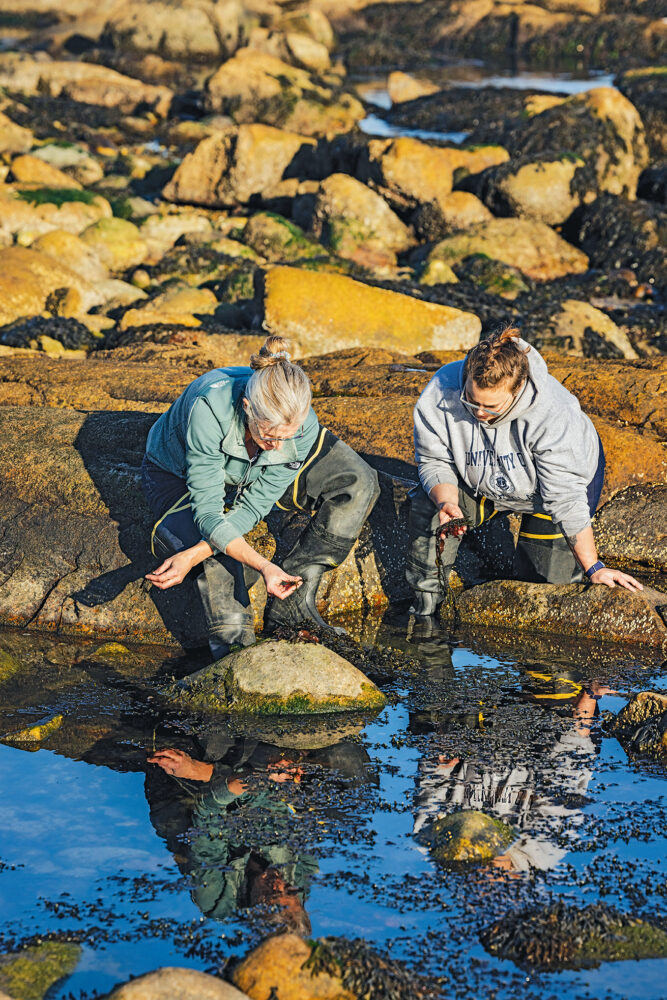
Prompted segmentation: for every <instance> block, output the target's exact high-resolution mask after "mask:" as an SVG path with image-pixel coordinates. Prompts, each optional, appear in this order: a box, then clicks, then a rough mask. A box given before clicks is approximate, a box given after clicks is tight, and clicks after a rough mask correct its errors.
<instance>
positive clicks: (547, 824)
mask: <svg viewBox="0 0 667 1000" xmlns="http://www.w3.org/2000/svg"><path fill="white" fill-rule="evenodd" d="M594 760H595V747H594V745H593V741H592V740H591V738H590V736H583V735H580V734H578V733H576V732H575V731H574V730H570V732H567V733H565V734H564V735H563V736H561V738H560V739H559V740H558V741H557V742H556V744H555V746H554V747H553V748H552V750H551V752H550V753H549V754H548V755H546V756H545V757H544V758H543V760H542V762H541V768H540V769H539V773H538V770H537V769H536V768H534V767H526V766H524V765H521V764H517V765H515V766H511V765H508V766H506V767H502V765H501V766H499V767H497V768H494V767H485V766H483V765H481V764H476V763H474V762H472V761H461V762H459V763H458V764H455V765H454V766H452V767H447V766H446V765H443V764H429V763H427V762H426V761H422V762H421V763H420V765H419V772H420V774H419V795H418V798H417V812H416V814H415V824H414V829H413V832H414V833H415V834H419V833H420V831H422V829H425V830H428V826H429V823H430V822H432V821H433V820H434V819H436V818H438V817H440V816H446V815H447V814H448V813H451V812H454V811H456V810H459V809H478V810H480V811H481V812H484V813H487V814H489V815H491V816H494V817H495V818H496V819H500V820H502V821H503V822H504V823H508V824H509V825H510V826H513V827H515V828H516V830H517V834H518V837H517V839H516V840H515V841H514V843H513V844H512V845H511V846H510V847H509V848H508V849H507V850H506V851H505V852H504V853H505V854H506V855H508V856H509V857H510V858H511V860H512V863H513V866H514V869H515V871H528V870H529V869H530V868H539V869H542V870H547V869H549V868H553V867H554V865H556V864H558V862H559V861H561V860H562V858H564V857H565V855H566V854H567V850H565V849H564V848H563V847H562V846H560V845H559V844H558V843H557V840H558V835H559V834H560V833H561V832H562V826H563V824H564V823H565V822H566V821H569V822H570V823H572V822H573V821H574V822H576V821H578V820H579V821H580V820H581V818H582V816H581V811H580V808H579V807H578V806H577V805H570V804H568V801H567V800H568V797H569V796H575V797H576V798H577V799H580V798H581V797H583V796H585V795H586V792H587V790H588V785H589V783H590V780H591V777H592V774H593V772H592V764H593V762H594ZM545 779H546V781H545ZM539 784H542V785H545V786H546V788H548V789H549V790H550V792H551V793H552V794H551V795H548V794H546V791H545V788H538V785H539ZM420 839H423V836H422V838H420ZM425 839H426V842H428V837H426V838H425Z"/></svg>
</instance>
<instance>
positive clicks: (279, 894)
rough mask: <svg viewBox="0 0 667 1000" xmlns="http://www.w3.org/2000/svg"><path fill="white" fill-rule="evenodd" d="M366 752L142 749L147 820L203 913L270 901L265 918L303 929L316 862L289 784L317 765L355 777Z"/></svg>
mask: <svg viewBox="0 0 667 1000" xmlns="http://www.w3.org/2000/svg"><path fill="white" fill-rule="evenodd" d="M360 755H361V756H362V757H363V758H364V760H361V761H360V760H359V757H360ZM366 761H367V757H366V755H365V751H364V750H363V748H361V747H360V746H358V745H357V744H353V743H347V742H343V743H340V744H337V745H336V746H335V747H328V748H324V749H323V750H318V751H296V750H286V749H284V748H279V747H275V746H272V745H270V744H266V743H260V742H257V741H254V740H251V739H246V740H237V741H235V742H234V743H232V745H231V746H228V747H227V748H226V749H225V750H224V752H223V753H222V755H221V756H220V757H219V759H217V760H202V759H198V758H197V757H194V756H191V755H190V754H188V753H185V752H184V751H182V750H176V749H173V748H169V749H165V750H159V751H157V752H156V753H154V754H153V755H152V756H151V757H149V758H148V762H149V763H151V764H156V765H157V767H158V768H159V769H160V770H159V771H157V770H155V769H152V770H151V771H149V772H148V774H147V780H146V795H147V798H148V802H149V806H150V815H151V822H152V823H153V826H154V827H155V829H156V831H157V832H158V834H159V835H160V836H161V837H163V838H164V839H165V840H166V842H167V846H168V847H169V849H170V850H171V852H172V853H173V855H174V857H175V859H176V862H177V864H178V865H179V868H180V869H181V871H182V872H183V873H184V874H187V875H188V876H189V877H190V879H191V882H192V898H193V900H194V902H195V903H196V905H197V906H198V907H199V909H200V910H201V911H202V913H204V914H205V915H206V916H208V917H213V918H215V919H217V920H225V919H229V918H230V917H231V916H232V915H233V914H234V913H235V912H236V911H237V910H243V909H251V908H253V907H256V906H260V905H263V906H268V907H271V908H273V909H274V913H273V915H272V917H271V918H270V919H272V920H273V921H275V922H277V923H280V924H282V925H284V926H286V927H288V928H289V929H290V930H293V931H295V932H296V933H299V934H303V935H306V934H308V933H310V920H309V917H308V915H307V913H306V910H305V901H306V898H307V895H308V891H309V886H310V882H311V880H312V878H313V876H314V875H315V874H316V873H317V872H318V864H317V860H316V859H315V857H314V856H313V855H312V854H310V853H309V851H308V849H307V845H306V844H305V843H304V839H305V838H304V836H303V828H302V824H301V822H300V817H299V813H298V811H297V810H295V808H294V806H293V805H291V803H290V802H289V787H288V786H290V785H292V786H296V785H299V784H300V783H301V782H302V780H303V779H304V778H306V780H307V771H306V768H309V769H310V768H312V766H313V765H315V764H323V765H324V766H327V765H329V766H333V767H336V769H337V770H340V771H342V772H343V773H346V774H348V775H350V776H352V777H356V776H359V775H361V774H363V773H364V765H365V763H366ZM165 776H166V777H165Z"/></svg>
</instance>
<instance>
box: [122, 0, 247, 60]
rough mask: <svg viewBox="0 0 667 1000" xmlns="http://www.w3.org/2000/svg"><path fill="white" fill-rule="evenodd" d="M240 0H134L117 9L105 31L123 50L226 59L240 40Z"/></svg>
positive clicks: (176, 57) (167, 56)
mask: <svg viewBox="0 0 667 1000" xmlns="http://www.w3.org/2000/svg"><path fill="white" fill-rule="evenodd" d="M241 23H242V7H241V4H240V3H239V0H223V2H220V0H216V2H211V0H181V2H179V3H177V4H173V3H162V2H159V0H151V2H150V3H149V2H145V0H129V2H128V3H125V4H122V5H121V6H120V8H119V9H117V10H115V11H114V13H113V15H112V16H111V17H110V18H109V20H108V21H107V24H106V28H105V33H106V35H107V36H108V38H109V40H110V41H111V42H112V44H113V45H114V46H115V47H116V48H117V49H120V50H121V51H123V52H127V51H132V52H136V53H140V54H144V53H156V54H157V55H159V56H161V57H162V58H163V59H173V60H180V61H182V62H185V63H189V62H193V63H204V64H210V63H218V64H219V63H220V62H222V61H223V60H225V59H227V58H229V56H231V55H232V53H233V52H234V50H235V49H236V48H237V46H238V44H239V34H240V28H241Z"/></svg>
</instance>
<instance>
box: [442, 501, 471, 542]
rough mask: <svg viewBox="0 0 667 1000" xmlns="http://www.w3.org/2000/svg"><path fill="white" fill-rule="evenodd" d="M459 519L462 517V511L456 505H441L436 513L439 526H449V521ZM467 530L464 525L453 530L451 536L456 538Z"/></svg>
mask: <svg viewBox="0 0 667 1000" xmlns="http://www.w3.org/2000/svg"><path fill="white" fill-rule="evenodd" d="M459 517H463V511H462V510H461V508H460V507H459V505H458V504H457V503H443V504H442V506H441V507H440V510H439V511H438V518H439V520H440V524H449V522H450V521H455V520H456V519H457V518H459ZM467 530H468V529H467V528H466V526H465V525H463V526H462V527H460V528H453V529H452V535H453V536H454V537H455V538H458V537H459V536H460V535H464V534H465V533H466V531H467Z"/></svg>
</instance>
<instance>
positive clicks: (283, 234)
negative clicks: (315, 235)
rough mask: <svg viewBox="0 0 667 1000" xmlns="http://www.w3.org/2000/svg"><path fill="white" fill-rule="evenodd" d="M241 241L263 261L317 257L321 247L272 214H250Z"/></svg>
mask: <svg viewBox="0 0 667 1000" xmlns="http://www.w3.org/2000/svg"><path fill="white" fill-rule="evenodd" d="M243 240H244V242H245V243H246V244H247V245H248V246H249V247H251V248H252V249H253V250H254V251H255V252H256V253H257V254H259V255H260V256H261V257H263V258H265V259H266V260H270V261H281V262H283V263H288V262H290V261H297V260H303V259H307V258H312V257H321V256H322V255H323V254H324V252H325V251H324V247H323V246H322V244H321V243H316V242H315V241H314V240H310V239H308V237H307V236H306V234H305V233H304V232H303V230H302V229H301V228H300V227H299V226H297V225H295V224H294V223H293V222H290V221H289V220H288V219H285V218H283V216H281V215H275V214H274V213H273V212H257V213H256V214H255V215H252V216H251V217H250V218H249V219H248V222H247V225H246V226H245V227H244V230H243Z"/></svg>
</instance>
